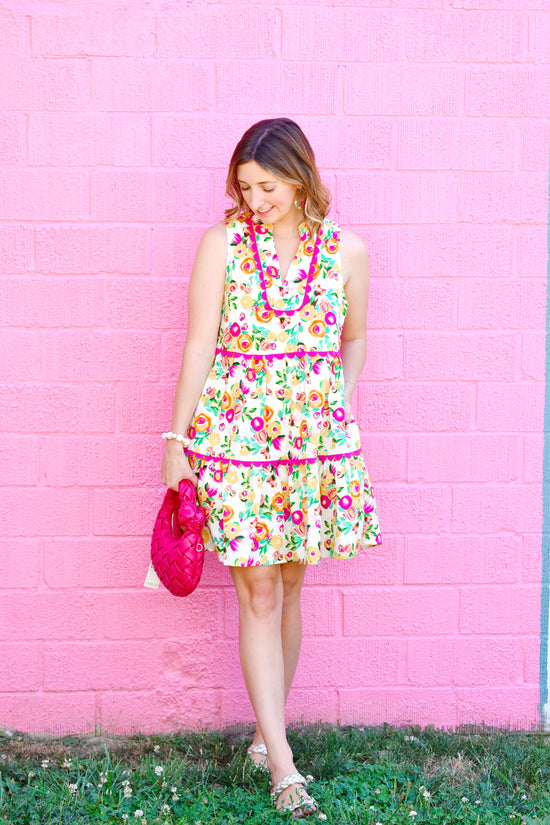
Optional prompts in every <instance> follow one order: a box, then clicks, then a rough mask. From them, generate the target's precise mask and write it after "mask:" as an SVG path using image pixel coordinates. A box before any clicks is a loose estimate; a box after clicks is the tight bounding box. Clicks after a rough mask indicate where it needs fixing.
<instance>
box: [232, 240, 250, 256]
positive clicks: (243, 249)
mask: <svg viewBox="0 0 550 825" xmlns="http://www.w3.org/2000/svg"><path fill="white" fill-rule="evenodd" d="M233 255H234V256H235V257H236V258H244V256H245V255H248V248H247V246H246V244H244V243H240V244H237V246H234V247H233Z"/></svg>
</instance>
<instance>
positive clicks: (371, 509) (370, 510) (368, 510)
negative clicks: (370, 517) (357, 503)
mask: <svg viewBox="0 0 550 825" xmlns="http://www.w3.org/2000/svg"><path fill="white" fill-rule="evenodd" d="M363 512H364V513H365V515H367V514H368V513H373V512H374V507H373V506H372V504H369V503H368V501H365V506H364V508H363Z"/></svg>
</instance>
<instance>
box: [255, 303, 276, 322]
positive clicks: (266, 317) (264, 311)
mask: <svg viewBox="0 0 550 825" xmlns="http://www.w3.org/2000/svg"><path fill="white" fill-rule="evenodd" d="M255 315H256V318H257V320H258V321H259V322H260V324H269V322H270V321H271V320H272V319H273V311H272V310H271V309H268V308H267V307H257V308H256V312H255Z"/></svg>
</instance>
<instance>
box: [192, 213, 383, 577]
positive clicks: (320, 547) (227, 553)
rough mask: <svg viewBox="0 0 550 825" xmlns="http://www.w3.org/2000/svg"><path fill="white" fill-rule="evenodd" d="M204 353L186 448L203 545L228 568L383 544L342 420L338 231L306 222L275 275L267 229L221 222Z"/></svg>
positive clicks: (354, 441) (356, 446) (309, 559)
mask: <svg viewBox="0 0 550 825" xmlns="http://www.w3.org/2000/svg"><path fill="white" fill-rule="evenodd" d="M226 225H227V237H228V255H227V272H226V280H225V294H224V301H223V308H222V316H221V324H220V329H219V333H218V341H217V348H216V357H215V361H214V364H213V366H212V369H211V370H210V374H209V376H208V378H207V380H206V383H205V386H204V389H203V392H202V395H201V398H200V400H199V402H198V405H197V407H196V410H195V412H194V415H193V418H192V421H191V425H190V427H189V430H188V433H187V435H188V436H189V438H190V439H191V445H190V447H189V448H188V449H187V450H186V452H187V455H188V458H189V461H190V464H191V467H192V468H193V470H194V471H195V473H196V474H197V476H198V478H199V484H198V496H199V501H200V502H201V505H202V506H203V508H204V509H205V511H206V514H207V522H206V525H207V526H206V527H205V530H204V536H203V537H204V541H205V546H206V548H207V549H209V550H216V552H217V554H218V557H219V559H220V560H221V561H222V562H223V563H224V564H225V565H230V566H242V567H246V566H250V565H259V564H280V563H284V562H289V561H297V562H301V563H302V564H317V563H318V562H319V561H320V559H321V558H322V557H331V558H339V559H345V558H351V557H352V556H355V555H356V554H357V552H358V550H359V549H360V548H362V547H369V546H373V545H377V544H380V543H381V539H380V534H379V529H378V517H377V513H376V503H375V500H374V497H373V492H372V487H371V483H370V479H369V475H368V472H367V469H366V467H365V463H364V461H363V456H362V454H361V444H360V438H359V428H358V426H357V424H356V422H355V421H352V422H351V423H350V422H348V423H346V422H345V413H344V381H343V372H342V361H341V358H340V354H339V351H340V336H341V330H342V325H343V322H344V317H345V314H346V308H347V303H346V298H345V294H344V290H343V283H342V273H341V263H340V230H339V227H338V226H337V225H336V224H335V223H333V222H332V221H329V220H325V221H324V223H323V226H322V229H321V232H320V233H319V234H318V236H317V237H316V238H312V237H310V235H309V233H308V230H307V228H306V224H305V222H304V223H302V224H301V225H300V230H299V231H300V245H299V248H298V251H297V253H296V256H295V258H294V260H293V262H292V263H291V265H290V268H289V270H288V273H287V275H286V276H285V277H284V278H282V277H281V274H280V272H279V268H278V259H277V253H276V251H275V246H274V242H273V234H272V227H271V226H270V225H264V224H262V223H261V222H256V221H254V220H253V219H252V217H250V216H245V215H241V216H239V217H238V218H237V219H232V220H227V221H226Z"/></svg>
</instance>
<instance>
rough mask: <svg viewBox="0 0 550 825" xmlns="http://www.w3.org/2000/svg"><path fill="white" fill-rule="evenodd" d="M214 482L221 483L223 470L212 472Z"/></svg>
mask: <svg viewBox="0 0 550 825" xmlns="http://www.w3.org/2000/svg"><path fill="white" fill-rule="evenodd" d="M214 481H217V482H218V484H219V483H220V482H221V481H223V470H214Z"/></svg>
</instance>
